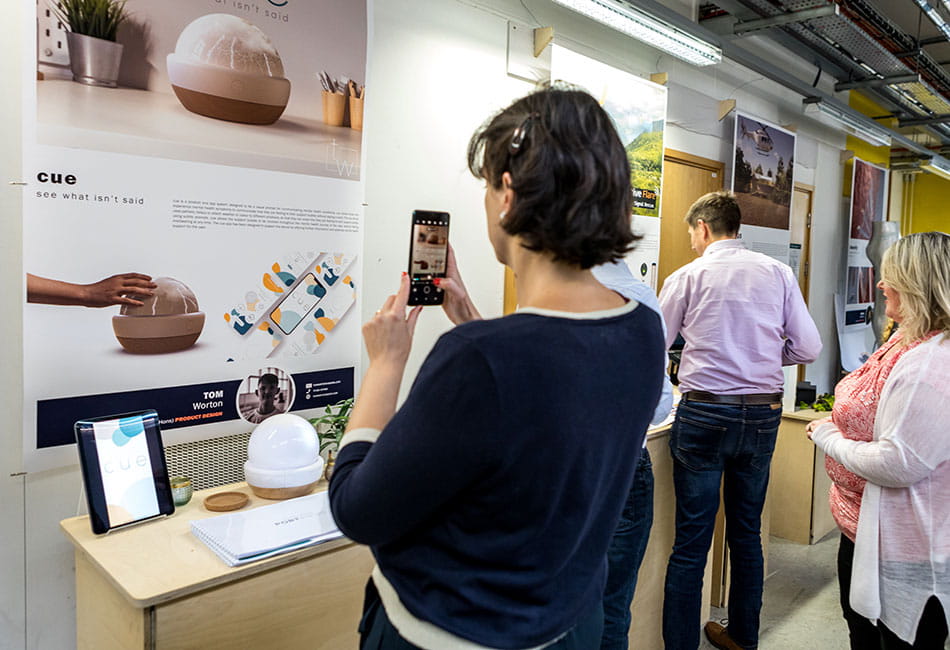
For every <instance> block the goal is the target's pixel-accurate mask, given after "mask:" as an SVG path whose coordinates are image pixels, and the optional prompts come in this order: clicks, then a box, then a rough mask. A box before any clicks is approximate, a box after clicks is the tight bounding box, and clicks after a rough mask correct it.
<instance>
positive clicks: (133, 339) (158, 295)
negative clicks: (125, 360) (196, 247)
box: [112, 277, 205, 354]
mask: <svg viewBox="0 0 950 650" xmlns="http://www.w3.org/2000/svg"><path fill="white" fill-rule="evenodd" d="M153 282H154V283H155V284H156V285H158V286H157V287H156V288H155V290H154V291H153V293H152V295H151V296H147V297H144V298H142V303H143V304H142V305H140V306H136V305H122V307H121V308H120V309H119V313H118V314H117V315H116V316H113V317H112V331H113V332H115V337H116V339H118V341H119V343H120V344H121V345H122V347H123V348H125V349H126V351H128V352H131V353H133V354H165V353H168V352H177V351H179V350H184V349H186V348H190V347H191V346H192V345H194V344H195V341H197V340H198V337H199V336H201V330H202V329H203V328H204V324H205V315H204V312H202V311H199V310H198V299H197V298H196V297H195V294H194V292H193V291H192V290H191V289H189V288H188V286H187V285H185V283H183V282H180V281H178V280H176V279H174V278H165V277H161V278H155V279H154V280H153Z"/></svg>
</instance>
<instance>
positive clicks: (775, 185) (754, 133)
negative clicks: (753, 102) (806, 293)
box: [732, 113, 795, 264]
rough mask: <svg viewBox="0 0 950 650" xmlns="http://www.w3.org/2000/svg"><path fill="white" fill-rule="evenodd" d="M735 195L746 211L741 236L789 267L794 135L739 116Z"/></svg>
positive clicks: (755, 247)
mask: <svg viewBox="0 0 950 650" xmlns="http://www.w3.org/2000/svg"><path fill="white" fill-rule="evenodd" d="M733 142H734V143H735V157H734V159H733V165H732V191H733V193H735V195H736V199H737V200H738V202H739V209H740V210H741V211H742V228H741V230H740V232H739V236H740V237H741V238H742V241H743V242H744V243H745V245H746V247H747V248H749V249H750V250H754V251H758V252H760V253H764V254H766V255H768V256H769V257H772V258H774V259H776V260H778V261H780V262H784V263H785V264H788V263H789V242H790V235H789V223H790V221H791V211H792V194H793V188H794V178H793V176H794V174H793V172H794V162H795V134H794V133H792V132H791V131H787V130H786V129H783V128H782V127H780V126H776V125H775V124H772V123H770V122H767V121H765V120H762V119H759V118H756V117H751V116H749V115H744V114H742V113H736V120H735V132H734V138H733Z"/></svg>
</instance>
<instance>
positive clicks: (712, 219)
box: [685, 192, 742, 236]
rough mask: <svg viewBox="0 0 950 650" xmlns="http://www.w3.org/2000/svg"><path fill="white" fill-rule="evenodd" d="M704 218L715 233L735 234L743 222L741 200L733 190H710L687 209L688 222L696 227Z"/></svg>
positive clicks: (704, 221)
mask: <svg viewBox="0 0 950 650" xmlns="http://www.w3.org/2000/svg"><path fill="white" fill-rule="evenodd" d="M700 219H702V220H703V223H705V224H706V225H707V226H709V230H710V231H711V232H712V234H714V235H718V236H721V235H735V234H737V233H738V232H739V226H740V225H741V224H742V213H741V212H740V211H739V202H738V201H737V200H736V195H735V194H733V193H732V192H710V193H709V194H704V195H703V196H701V197H699V198H698V199H696V202H695V203H693V205H691V206H689V210H687V211H686V219H685V221H686V223H688V224H689V225H690V226H691V227H693V228H695V227H696V222H697V221H699V220H700Z"/></svg>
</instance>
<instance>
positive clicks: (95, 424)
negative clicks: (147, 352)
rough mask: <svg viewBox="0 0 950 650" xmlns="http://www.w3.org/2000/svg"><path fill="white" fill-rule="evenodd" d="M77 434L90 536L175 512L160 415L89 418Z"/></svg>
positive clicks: (135, 414)
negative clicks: (92, 533) (90, 528)
mask: <svg viewBox="0 0 950 650" xmlns="http://www.w3.org/2000/svg"><path fill="white" fill-rule="evenodd" d="M75 429H76V443H77V447H78V449H79V462H80V465H81V467H82V477H83V483H84V485H85V488H86V501H87V503H88V504H89V520H90V523H91V524H92V532H94V533H96V534H103V533H108V532H109V531H112V530H116V529H118V528H125V527H127V526H131V525H134V524H138V523H142V522H145V521H149V520H151V519H155V518H156V517H164V516H166V515H170V514H172V513H173V512H175V504H174V501H173V500H172V492H171V485H170V483H169V480H168V467H167V466H166V464H165V448H164V446H163V445H162V433H161V429H160V428H159V426H158V413H156V412H155V411H151V410H149V411H137V412H134V413H123V414H120V415H108V416H105V417H98V418H90V419H87V420H80V421H78V422H76V425H75Z"/></svg>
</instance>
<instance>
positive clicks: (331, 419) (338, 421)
mask: <svg viewBox="0 0 950 650" xmlns="http://www.w3.org/2000/svg"><path fill="white" fill-rule="evenodd" d="M352 410H353V398H352V397H351V398H349V399H345V400H342V401H340V402H337V403H336V404H330V405H329V406H327V408H326V412H325V413H324V414H323V415H321V416H320V417H318V418H311V419H310V424H312V425H313V428H314V429H316V431H317V437H318V438H319V439H320V451H321V452H322V451H324V450H327V468H326V471H325V472H324V476H325V477H326V479H327V480H328V481H329V480H330V475H331V474H333V465H334V459H333V455H334V454H335V453H336V451H337V450H338V449H339V448H340V439H342V438H343V433H344V432H345V431H346V425H347V423H348V422H349V421H350V411H352Z"/></svg>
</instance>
